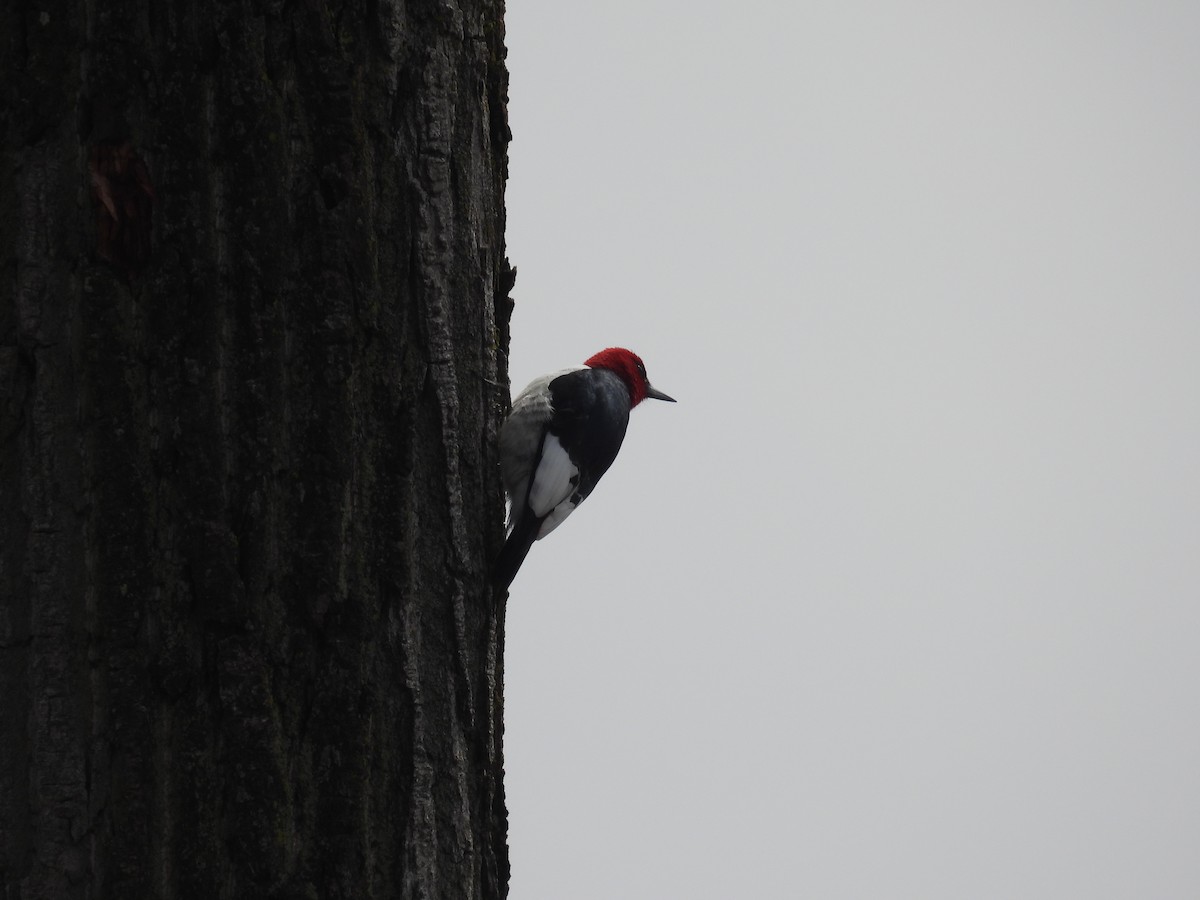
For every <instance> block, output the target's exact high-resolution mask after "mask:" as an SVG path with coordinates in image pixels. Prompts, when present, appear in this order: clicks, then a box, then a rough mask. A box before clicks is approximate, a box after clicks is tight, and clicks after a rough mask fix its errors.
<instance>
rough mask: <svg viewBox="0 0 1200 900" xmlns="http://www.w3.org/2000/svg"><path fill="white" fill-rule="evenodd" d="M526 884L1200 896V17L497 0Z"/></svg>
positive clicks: (1171, 8) (674, 893) (513, 761)
mask: <svg viewBox="0 0 1200 900" xmlns="http://www.w3.org/2000/svg"><path fill="white" fill-rule="evenodd" d="M508 46H509V59H508V63H509V67H510V69H511V73H512V86H511V104H510V107H509V111H510V116H511V123H512V128H513V133H514V141H513V144H512V147H511V161H512V169H511V175H512V177H511V181H510V183H509V187H508V210H509V231H508V240H509V248H510V255H511V258H512V260H513V262H514V263H515V264H516V265H517V267H518V269H519V272H520V274H519V277H518V280H517V286H516V290H515V292H514V293H515V297H516V300H517V307H516V313H515V315H514V318H513V342H512V378H513V383H514V388H515V389H519V388H520V387H521V386H523V385H524V384H525V383H526V382H527V381H528V380H530V379H531V378H533V377H534V376H535V375H537V374H539V373H541V372H544V371H550V370H553V369H557V368H561V367H563V366H566V365H572V364H576V363H578V362H581V361H582V360H583V359H584V358H586V357H587V356H589V355H590V354H591V353H593V352H594V351H596V350H599V349H601V348H602V347H605V346H609V345H613V344H619V345H625V346H628V347H630V348H632V349H633V350H635V351H637V352H639V353H641V354H642V356H643V357H644V358H645V360H646V364H647V366H648V368H649V371H650V375H651V378H652V380H653V381H654V383H655V385H656V386H658V387H660V388H661V389H663V390H665V391H667V392H668V393H671V394H673V395H675V396H676V397H677V398H678V399H679V403H678V404H677V405H674V406H669V405H667V404H656V403H653V402H650V403H647V404H645V405H644V406H642V407H640V408H639V409H638V410H636V411H635V413H634V416H633V420H632V422H631V424H630V430H629V434H628V437H627V440H626V443H625V447H624V449H623V450H622V452H621V456H620V457H619V459H618V460H617V463H616V464H615V465H614V467H613V469H612V470H611V471H610V472H609V474H608V475H607V476H606V477H605V479H604V481H603V482H602V483H601V484H600V486H599V488H598V489H597V490H596V492H595V494H593V495H592V497H591V498H590V499H589V500H588V502H587V503H586V504H585V505H584V506H583V508H582V509H581V510H579V511H578V512H577V513H576V514H575V515H574V516H572V517H571V519H570V520H569V521H568V522H567V523H566V524H565V525H564V526H563V527H562V528H560V529H559V530H557V531H556V532H555V533H554V534H553V535H551V536H550V537H549V538H548V539H547V540H545V541H542V542H540V543H539V544H537V545H536V546H535V547H534V549H533V552H532V553H531V554H530V557H529V559H528V560H527V562H526V565H525V568H524V569H523V570H522V572H521V573H520V575H519V576H518V577H517V580H516V582H515V583H514V585H513V595H512V599H511V600H510V602H509V606H508V623H507V625H508V632H507V634H508V637H507V659H506V665H507V683H506V691H505V696H506V701H507V717H506V718H507V722H506V724H507V728H506V733H505V749H506V758H507V772H508V777H507V791H508V804H509V809H510V813H511V834H510V840H511V847H512V861H513V876H512V896H513V897H514V898H517V900H591V898H597V900H598V898H605V900H611V898H621V900H638V898H701V900H705V898H757V897H813V898H822V900H829V898H889V900H890V898H913V900H936V898H947V900H950V898H954V900H962V898H972V900H977V898H1020V900H1036V898H1047V900H1063V898H1089V900H1094V898H1129V900H1134V898H1136V900H1145V898H1197V897H1200V724H1198V714H1200V649H1198V645H1200V474H1198V472H1200V397H1198V394H1200V176H1198V171H1200V5H1198V4H1196V3H1194V2H1188V3H1162V2H1152V3H1139V4H1134V3H1124V4H1122V3H1095V2H1092V3H1063V2H1039V3H1012V2H1010V3H1004V4H1000V3H989V4H976V3H948V2H947V3H933V2H924V3H879V2H827V3H804V4H800V5H792V4H784V3H766V2H762V0H759V2H740V3H723V4H714V3H683V2H675V3H665V2H656V0H638V2H626V0H606V2H603V3H598V2H597V3H582V2H580V3H576V2H561V0H510V2H509V8H508Z"/></svg>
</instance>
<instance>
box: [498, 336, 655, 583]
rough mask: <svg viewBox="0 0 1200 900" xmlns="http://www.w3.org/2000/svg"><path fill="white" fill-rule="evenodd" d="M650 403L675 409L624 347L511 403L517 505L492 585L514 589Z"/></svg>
mask: <svg viewBox="0 0 1200 900" xmlns="http://www.w3.org/2000/svg"><path fill="white" fill-rule="evenodd" d="M647 397H649V398H652V399H654V400H667V401H670V402H671V403H674V402H675V400H674V398H672V397H668V396H667V395H666V394H664V393H663V392H662V391H657V390H655V389H654V388H653V387H651V386H650V380H649V379H648V378H647V377H646V366H645V365H644V364H643V363H642V360H641V359H640V358H639V357H638V355H637V354H636V353H630V352H629V351H628V350H624V349H622V348H621V347H609V348H608V349H607V350H601V351H600V352H599V353H597V354H596V355H595V356H593V357H592V358H591V359H589V360H588V361H587V362H586V363H584V364H583V365H582V366H576V367H575V368H571V369H563V370H562V371H561V372H553V373H551V374H549V375H543V376H542V377H541V378H538V379H536V380H535V381H534V382H533V383H532V384H530V385H529V387H527V388H525V390H523V391H521V393H520V395H519V396H518V397H517V399H516V400H514V401H513V406H512V412H511V413H510V414H509V416H508V419H506V420H505V422H504V425H503V426H501V428H500V473H501V475H502V476H503V478H504V488H505V490H506V491H508V498H509V501H510V503H511V507H510V510H509V516H508V540H507V541H505V544H504V549H503V550H502V551H501V552H500V556H499V558H498V559H497V560H496V567H495V570H494V572H493V575H492V580H493V581H494V582H495V584H496V585H497V586H499V587H504V588H507V587H508V586H509V584H511V583H512V580H513V578H514V577H515V576H516V574H517V570H518V569H519V568H521V563H522V562H524V561H525V555H526V554H527V553H529V548H530V547H532V546H533V542H534V541H536V540H539V539H540V538H544V537H545V536H546V535H548V534H549V533H550V532H551V531H553V530H554V529H555V528H557V527H558V525H559V523H561V522H562V520H563V519H565V518H566V517H567V516H569V515H570V514H571V511H572V510H574V509H575V507H577V506H578V505H579V504H580V503H582V502H583V501H584V500H585V499H586V498H587V495H588V494H590V493H591V492H592V488H594V487H595V486H596V482H597V481H599V480H600V476H601V475H603V474H604V473H605V472H607V471H608V467H609V466H611V465H612V462H613V460H614V459H616V458H617V451H618V450H620V449H621V441H623V440H624V439H625V428H626V426H627V425H628V424H629V411H630V410H631V409H633V408H634V407H635V406H637V405H638V404H639V403H641V402H642V401H643V400H645V399H646V398H647Z"/></svg>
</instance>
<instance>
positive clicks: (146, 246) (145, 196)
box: [88, 140, 154, 274]
mask: <svg viewBox="0 0 1200 900" xmlns="http://www.w3.org/2000/svg"><path fill="white" fill-rule="evenodd" d="M88 170H89V171H90V172H91V176H92V200H93V204H94V206H95V208H96V255H97V256H99V257H100V258H101V259H104V260H108V261H109V262H111V263H113V264H114V265H116V266H118V267H120V268H122V269H124V270H125V272H126V274H133V273H134V272H135V271H136V270H138V269H140V268H141V267H142V266H144V265H145V264H146V263H147V262H148V261H149V259H150V233H151V226H152V222H153V216H154V186H153V185H151V184H150V170H149V169H147V168H146V163H145V162H143V161H142V158H141V157H140V156H138V155H137V152H136V151H135V150H134V147H133V143H132V142H131V141H129V140H115V141H101V142H99V143H98V144H94V145H93V146H92V150H91V152H90V153H89V154H88Z"/></svg>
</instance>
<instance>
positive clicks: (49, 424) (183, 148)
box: [0, 0, 511, 900]
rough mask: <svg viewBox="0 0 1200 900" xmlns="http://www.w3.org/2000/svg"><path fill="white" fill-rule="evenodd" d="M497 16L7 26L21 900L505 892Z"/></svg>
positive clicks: (9, 612) (351, 14) (170, 16)
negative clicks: (495, 564) (498, 596)
mask: <svg viewBox="0 0 1200 900" xmlns="http://www.w3.org/2000/svg"><path fill="white" fill-rule="evenodd" d="M502 15H503V4H502V0H365V2H351V3H349V4H344V5H343V4H331V3H328V2H327V0H295V2H284V0H266V2H261V3H252V2H248V0H245V2H240V3H238V2H232V0H218V2H206V3H200V2H195V0H193V2H182V0H181V2H156V0H104V2H89V3H85V4H81V5H77V4H59V3H54V2H50V3H48V4H46V3H43V4H37V5H31V4H20V3H9V4H8V5H7V6H6V8H5V9H4V10H3V11H0V42H2V46H3V54H2V59H3V62H0V67H2V68H3V74H4V81H5V83H4V84H3V85H2V86H0V91H2V92H3V115H2V116H0V141H2V146H3V153H4V156H3V177H2V178H0V210H3V215H2V216H0V252H2V253H3V260H2V265H3V274H2V276H0V896H3V897H7V898H21V900H31V898H43V897H45V898H50V897H56V898H57V897H80V898H83V897H88V898H121V900H130V898H132V900H138V898H151V897H153V898H184V897H193V898H198V900H199V898H204V900H209V898H231V897H255V898H258V897H280V898H284V897H286V898H318V897H320V898H327V897H329V898H333V897H346V898H365V897H404V898H417V897H421V898H434V897H445V898H455V900H460V898H494V897H503V896H505V894H506V893H507V881H508V861H507V849H506V813H505V808H504V799H503V789H502V781H501V776H502V760H501V699H502V690H501V684H502V673H503V667H502V650H503V608H502V605H501V604H500V603H499V602H498V601H493V598H492V597H491V595H490V592H489V588H488V583H487V568H488V565H487V564H488V560H489V559H490V558H491V556H492V555H493V554H494V553H495V552H496V550H497V549H498V547H499V543H500V539H501V513H502V508H503V507H502V499H501V489H500V486H499V479H498V472H497V468H496V450H495V434H496V428H497V424H498V419H499V416H500V414H501V412H502V410H503V408H504V405H505V404H506V403H507V370H506V361H505V359H504V355H503V350H504V348H506V347H507V339H508V335H507V314H508V310H509V308H510V307H509V305H508V298H507V294H508V290H509V287H510V286H511V276H510V270H509V268H508V264H507V261H506V259H505V257H504V208H503V188H504V178H505V174H506V156H505V154H506V146H507V141H508V130H507V124H506V113H505V106H504V102H505V95H506V90H507V75H506V72H505V69H504V63H503V57H504V46H503V24H502Z"/></svg>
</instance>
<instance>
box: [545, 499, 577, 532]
mask: <svg viewBox="0 0 1200 900" xmlns="http://www.w3.org/2000/svg"><path fill="white" fill-rule="evenodd" d="M574 511H575V504H574V503H572V502H571V501H570V500H564V501H563V502H562V503H560V504H558V506H556V507H554V511H553V512H552V513H550V515H548V516H546V518H545V519H543V520H542V527H541V528H539V529H538V533H537V539H538V540H539V541H540V540H541V539H542V538H544V537H545V536H546V535H548V534H549V533H550V532H552V531H553V530H554V529H555V528H557V527H558V526H559V524H560V523H561V522H562V520H563V519H565V518H566V517H567V516H569V515H570V514H571V513H572V512H574Z"/></svg>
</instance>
